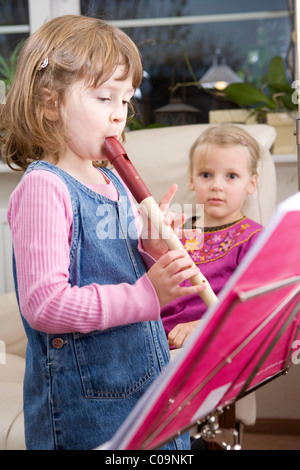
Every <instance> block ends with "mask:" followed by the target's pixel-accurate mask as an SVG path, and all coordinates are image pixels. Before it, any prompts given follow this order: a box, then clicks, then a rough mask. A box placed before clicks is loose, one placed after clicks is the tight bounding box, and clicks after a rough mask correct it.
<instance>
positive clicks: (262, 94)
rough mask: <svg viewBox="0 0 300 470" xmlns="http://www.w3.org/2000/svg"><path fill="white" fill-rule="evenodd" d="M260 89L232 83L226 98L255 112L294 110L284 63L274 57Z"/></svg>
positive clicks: (227, 89)
mask: <svg viewBox="0 0 300 470" xmlns="http://www.w3.org/2000/svg"><path fill="white" fill-rule="evenodd" d="M262 84H263V85H262V88H261V89H259V88H257V87H255V86H254V85H251V84H250V83H233V84H232V85H229V86H228V87H227V88H226V89H225V90H224V92H225V95H226V97H227V98H228V99H229V100H230V101H232V102H233V103H236V104H238V105H239V106H241V107H247V108H248V107H249V108H254V109H255V111H257V112H259V113H261V112H262V111H277V112H280V111H292V110H294V109H295V108H296V106H295V104H294V103H293V101H292V95H293V93H294V89H293V88H292V87H291V86H290V85H289V84H288V81H287V77H286V72H285V68H284V62H283V60H282V58H281V57H279V56H276V57H274V58H273V59H272V60H271V62H270V64H269V67H268V73H267V75H265V76H264V77H263V78H262Z"/></svg>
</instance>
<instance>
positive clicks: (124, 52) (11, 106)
mask: <svg viewBox="0 0 300 470" xmlns="http://www.w3.org/2000/svg"><path fill="white" fill-rule="evenodd" d="M45 59H46V60H47V61H48V65H47V66H45V67H43V68H41V64H42V63H43V62H44V60H45ZM118 65H124V66H125V73H124V76H123V77H121V79H124V80H125V79H126V78H127V77H128V76H129V75H131V76H132V80H133V88H134V89H136V88H138V87H139V86H140V84H141V81H142V64H141V60H140V54H139V51H138V49H137V47H136V46H135V44H134V43H133V41H132V40H131V39H130V38H129V37H128V36H127V35H126V34H125V33H124V32H123V31H121V30H120V29H118V28H116V27H114V26H112V25H109V24H108V23H105V22H104V21H102V20H100V19H97V18H90V17H85V16H77V15H64V16H60V17H57V18H54V19H53V20H51V21H49V22H48V23H46V24H45V25H43V26H42V27H41V28H40V29H39V30H38V31H36V32H35V33H34V34H33V35H32V36H30V37H29V38H28V39H27V40H26V42H25V43H24V46H23V47H22V49H21V53H20V55H19V59H18V64H17V70H16V75H15V78H14V81H13V84H12V86H11V88H10V91H9V93H8V95H7V98H6V104H5V105H3V107H2V110H1V114H0V139H1V153H2V156H3V157H4V159H5V160H6V162H7V164H8V166H10V167H11V168H13V169H16V166H17V167H18V168H17V169H21V170H25V169H26V168H27V166H28V165H29V164H30V163H31V162H33V161H35V160H41V159H43V157H44V156H45V154H51V156H52V157H53V159H54V161H56V162H57V161H58V158H59V155H60V152H61V151H62V149H63V148H64V145H65V141H66V140H65V133H64V127H63V122H62V119H61V117H60V116H59V119H58V120H56V121H52V120H49V119H47V118H46V117H45V108H44V107H45V104H44V100H43V93H44V91H45V90H47V91H50V92H51V91H55V93H56V96H57V105H58V110H59V109H60V104H61V103H63V100H64V95H65V91H66V89H67V88H68V87H69V86H70V85H71V84H73V83H75V82H76V81H78V80H85V84H86V86H87V87H98V86H99V85H101V84H102V83H104V82H105V81H106V80H107V79H108V78H109V77H110V76H111V75H112V74H113V73H114V71H115V69H116V67H117V66H118Z"/></svg>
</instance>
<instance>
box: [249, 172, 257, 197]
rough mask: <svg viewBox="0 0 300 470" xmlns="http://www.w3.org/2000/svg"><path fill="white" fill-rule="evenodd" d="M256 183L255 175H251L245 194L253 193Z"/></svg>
mask: <svg viewBox="0 0 300 470" xmlns="http://www.w3.org/2000/svg"><path fill="white" fill-rule="evenodd" d="M256 185H257V175H252V176H251V180H250V183H249V186H248V191H247V194H253V193H254V191H255V189H256Z"/></svg>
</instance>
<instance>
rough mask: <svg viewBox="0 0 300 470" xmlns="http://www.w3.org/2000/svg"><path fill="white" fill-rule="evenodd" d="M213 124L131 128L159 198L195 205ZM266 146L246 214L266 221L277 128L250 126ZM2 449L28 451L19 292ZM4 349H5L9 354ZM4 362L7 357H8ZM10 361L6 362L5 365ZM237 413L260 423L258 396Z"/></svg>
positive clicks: (2, 395)
mask: <svg viewBox="0 0 300 470" xmlns="http://www.w3.org/2000/svg"><path fill="white" fill-rule="evenodd" d="M207 126H209V124H196V125H190V126H181V127H168V128H156V129H147V130H139V131H133V132H129V133H128V134H127V136H126V143H125V148H126V149H127V152H128V156H129V158H130V159H131V161H132V162H133V164H134V165H135V166H136V168H137V169H138V171H139V172H140V174H141V176H142V178H143V179H144V181H145V183H146V184H147V186H148V187H149V189H150V190H151V192H152V194H153V196H154V198H155V199H156V200H157V201H159V200H160V199H161V197H162V196H163V195H164V193H165V192H166V190H167V189H168V188H169V186H170V185H171V183H177V184H178V186H179V189H178V191H177V194H176V196H175V198H174V204H181V205H184V204H191V203H195V200H194V195H193V193H191V192H190V190H189V184H188V182H189V181H188V152H189V148H190V146H191V144H192V143H193V141H194V140H195V139H196V137H198V135H199V134H200V133H201V132H203V130H204V129H206V128H207ZM247 130H248V131H249V132H250V133H251V134H252V135H253V136H254V137H256V139H257V140H258V142H259V143H260V145H261V150H262V159H261V163H260V165H259V183H258V191H257V192H256V194H255V195H254V196H253V197H252V199H251V200H250V201H249V202H248V203H247V205H246V206H245V213H246V215H248V216H249V217H252V218H253V219H255V220H256V221H258V222H260V223H262V224H263V225H265V224H266V223H267V222H268V220H269V217H270V216H271V214H272V212H273V210H274V208H275V204H276V176H275V168H274V164H273V161H272V158H271V155H270V148H271V146H272V144H273V142H274V139H275V136H276V134H275V131H274V129H273V128H272V127H269V126H266V125H259V124H257V125H248V126H247ZM1 347H2V349H0V450H4V449H7V450H8V449H25V441H24V424H23V411H22V401H23V396H22V395H23V394H22V382H23V377H24V368H25V359H24V357H25V349H26V337H25V333H24V329H23V325H22V322H21V319H20V315H19V312H18V306H17V302H16V297H15V294H14V293H9V294H4V295H1V296H0V348H1ZM4 347H5V352H4ZM3 358H4V359H5V361H4V359H3ZM3 362H5V363H3ZM236 416H237V418H238V419H239V420H240V421H241V422H243V423H244V424H253V423H254V422H255V397H254V395H253V394H251V395H249V396H248V397H246V398H245V399H243V400H241V401H240V403H239V402H238V403H237V405H236Z"/></svg>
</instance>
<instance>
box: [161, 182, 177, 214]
mask: <svg viewBox="0 0 300 470" xmlns="http://www.w3.org/2000/svg"><path fill="white" fill-rule="evenodd" d="M177 189H178V185H177V184H172V185H171V186H170V188H169V189H168V191H167V192H166V194H165V195H164V196H163V198H162V200H161V201H160V203H159V208H160V210H161V211H162V213H163V214H166V213H167V210H168V209H169V206H170V204H171V201H172V199H173V197H174V195H175V193H176V191H177Z"/></svg>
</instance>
